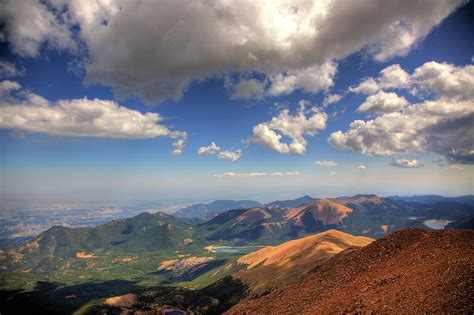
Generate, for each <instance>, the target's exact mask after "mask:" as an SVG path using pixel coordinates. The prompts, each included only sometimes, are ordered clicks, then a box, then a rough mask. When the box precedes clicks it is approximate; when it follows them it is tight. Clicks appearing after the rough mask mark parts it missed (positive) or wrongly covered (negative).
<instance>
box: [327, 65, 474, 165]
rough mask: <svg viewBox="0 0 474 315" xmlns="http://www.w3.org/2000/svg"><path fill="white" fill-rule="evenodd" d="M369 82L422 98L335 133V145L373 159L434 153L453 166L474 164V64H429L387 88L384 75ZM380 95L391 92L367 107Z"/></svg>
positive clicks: (330, 140)
mask: <svg viewBox="0 0 474 315" xmlns="http://www.w3.org/2000/svg"><path fill="white" fill-rule="evenodd" d="M392 69H394V68H393V67H392ZM400 70H401V69H400ZM397 71H398V70H397ZM367 80H372V81H374V82H376V83H377V84H378V85H379V86H380V87H381V88H393V87H394V86H397V88H399V89H401V88H404V89H406V90H407V91H409V92H411V93H412V94H414V95H416V96H418V97H421V99H422V100H421V101H420V102H419V103H417V104H411V105H407V104H405V102H402V103H403V104H400V102H399V98H397V99H398V102H395V103H397V104H398V105H397V106H393V107H392V106H391V107H392V109H391V110H390V111H389V112H390V113H386V114H383V115H381V116H379V117H377V118H375V119H372V120H368V121H363V120H356V121H354V122H352V123H351V124H350V126H349V130H348V131H346V132H343V131H337V132H335V133H333V134H331V136H330V137H329V142H330V143H331V144H332V145H333V146H334V147H336V148H338V149H341V150H347V151H358V152H361V153H364V154H369V155H392V154H397V153H408V152H414V151H429V152H434V153H438V154H440V155H443V156H444V157H445V158H446V159H447V160H448V161H450V162H458V163H473V162H474V142H473V141H472V135H473V134H474V92H472V91H473V89H472V86H473V84H474V66H473V65H468V66H465V67H456V66H454V65H450V64H446V63H436V62H428V63H425V64H424V65H422V66H420V67H418V68H417V69H415V71H414V72H413V74H412V75H411V76H409V77H407V78H405V79H403V81H400V82H398V83H396V84H394V83H393V81H392V82H391V84H390V85H387V82H388V81H387V80H386V79H384V76H383V75H382V76H381V77H380V78H377V79H372V78H369V79H367ZM367 80H365V81H364V82H367ZM380 93H384V94H383V95H386V94H390V93H385V92H379V93H378V94H376V95H374V96H369V98H368V101H366V102H365V103H364V104H365V105H367V104H369V105H370V104H371V102H369V101H370V98H371V97H373V98H374V99H376V98H377V95H380ZM364 104H363V106H365V105H364ZM400 105H403V106H400ZM361 107H362V106H361ZM365 107H367V108H368V107H370V106H368V105H367V106H365ZM396 107H399V110H396ZM372 108H377V107H372ZM378 108H379V109H380V108H381V107H380V106H378Z"/></svg>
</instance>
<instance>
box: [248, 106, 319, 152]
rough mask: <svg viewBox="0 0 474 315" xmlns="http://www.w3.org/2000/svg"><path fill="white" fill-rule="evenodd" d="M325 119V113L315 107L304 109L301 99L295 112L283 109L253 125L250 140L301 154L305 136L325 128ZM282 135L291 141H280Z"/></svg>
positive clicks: (279, 149)
mask: <svg viewBox="0 0 474 315" xmlns="http://www.w3.org/2000/svg"><path fill="white" fill-rule="evenodd" d="M326 121H327V115H326V113H324V112H323V111H321V110H320V109H318V108H317V107H311V108H310V109H308V110H306V102H305V101H301V102H300V104H299V109H298V111H297V113H296V114H294V115H292V114H290V111H289V110H288V109H284V110H282V111H280V113H279V114H278V115H277V116H275V117H272V119H271V120H269V121H266V122H263V123H260V124H258V125H256V126H255V127H253V135H252V137H251V138H250V141H251V142H252V143H255V144H259V145H263V146H265V147H268V148H270V149H272V150H275V151H277V152H280V153H291V154H303V153H304V152H305V151H306V145H307V142H306V139H305V136H315V135H316V134H317V133H318V131H319V130H322V129H324V128H326ZM283 136H286V137H289V138H290V139H291V142H290V143H289V144H288V143H286V142H283V141H281V140H282V138H283Z"/></svg>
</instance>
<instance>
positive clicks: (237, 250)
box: [212, 246, 263, 253]
mask: <svg viewBox="0 0 474 315" xmlns="http://www.w3.org/2000/svg"><path fill="white" fill-rule="evenodd" d="M261 248H263V246H242V247H238V246H237V247H232V246H222V247H213V248H212V251H213V252H214V253H245V252H253V251H255V250H258V249H261Z"/></svg>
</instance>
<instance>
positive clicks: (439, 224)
mask: <svg viewBox="0 0 474 315" xmlns="http://www.w3.org/2000/svg"><path fill="white" fill-rule="evenodd" d="M450 222H451V221H448V220H425V221H423V224H424V225H426V226H427V227H429V228H431V229H433V230H442V229H444V227H445V226H446V225H448V223H450Z"/></svg>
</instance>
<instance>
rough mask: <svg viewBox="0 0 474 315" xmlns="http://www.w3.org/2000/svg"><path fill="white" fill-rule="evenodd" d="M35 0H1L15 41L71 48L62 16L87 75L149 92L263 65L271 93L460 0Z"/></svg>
mask: <svg viewBox="0 0 474 315" xmlns="http://www.w3.org/2000/svg"><path fill="white" fill-rule="evenodd" d="M43 3H44V2H42V4H39V2H38V1H33V0H29V1H27V2H25V1H15V0H2V8H3V9H2V10H1V12H2V14H0V19H1V20H2V21H3V23H4V25H5V33H6V37H7V39H8V40H9V42H10V44H11V45H12V47H13V48H14V50H15V51H17V52H19V53H21V54H24V55H30V56H34V55H36V54H37V53H38V49H39V47H40V44H41V43H42V42H47V43H48V44H49V45H50V46H52V47H56V48H61V49H63V48H66V49H71V47H72V46H73V43H74V42H72V41H71V35H70V31H69V30H70V28H69V29H68V28H66V27H65V25H68V26H69V27H71V26H73V25H76V24H77V25H78V26H79V27H78V29H79V34H78V35H79V37H80V39H81V41H82V42H83V43H84V44H85V48H86V49H87V52H88V59H87V62H86V66H85V67H86V72H87V81H88V82H98V83H102V84H105V85H109V86H112V87H113V89H114V91H115V92H116V93H117V94H118V95H119V96H130V95H136V96H139V97H142V98H144V99H145V100H147V101H148V102H156V101H160V100H162V99H164V98H166V97H174V98H179V97H181V95H182V93H183V90H185V89H186V87H187V86H188V85H189V84H190V82H192V81H193V80H196V79H201V78H204V77H208V76H212V75H216V74H220V73H222V72H227V71H237V72H242V71H244V72H245V71H257V72H261V73H263V74H265V75H266V76H267V77H269V78H273V79H274V81H275V82H280V83H281V86H282V87H283V88H280V89H277V88H276V87H277V86H278V85H275V89H271V90H270V91H271V93H280V94H281V93H286V91H288V90H289V89H288V87H289V88H290V89H296V88H301V89H303V90H305V91H310V92H313V91H319V90H321V87H319V86H324V84H323V85H321V83H320V82H311V79H310V80H305V82H298V80H297V79H295V78H294V77H293V73H299V72H301V71H306V70H305V69H311V68H312V67H321V66H322V65H324V64H327V62H330V61H332V60H336V61H337V60H338V59H341V58H344V57H346V56H347V55H349V54H351V53H353V52H357V51H360V50H361V49H364V48H368V52H369V53H370V54H372V56H373V57H374V58H375V59H377V60H386V59H388V58H391V57H392V56H397V55H404V54H406V53H407V52H408V51H409V50H410V48H411V47H413V45H414V44H415V43H416V42H417V41H418V40H420V39H422V38H423V37H424V36H426V35H427V34H428V33H429V32H430V30H431V29H432V28H433V27H434V26H435V25H437V24H438V23H440V22H441V21H442V20H443V19H444V18H445V17H446V16H448V15H449V14H450V13H451V12H453V10H454V9H455V8H456V7H458V6H459V5H461V4H462V3H464V0H439V1H428V0H398V1H385V0H361V1H350V2H347V1H345V2H339V1H309V0H296V1H294V0H293V1H288V0H279V1H277V0H266V1H248V0H235V1H227V0H213V1H188V0H161V1H151V0H148V1H146V0H143V1H128V0H95V1H92V0H91V1H82V0H71V1H70V2H69V3H68V5H67V6H66V5H64V3H65V2H64V1H54V5H53V4H52V3H53V2H52V3H49V4H48V5H44V4H43ZM58 3H59V4H58ZM54 6H56V8H55V10H52V8H53V7H54ZM48 8H50V9H49V10H48ZM52 12H55V13H54V14H53V13H52ZM38 26H39V27H38ZM137 34H138V35H137ZM400 35H401V36H400ZM296 77H299V75H296ZM254 91H256V90H254Z"/></svg>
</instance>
